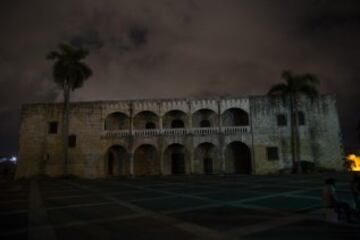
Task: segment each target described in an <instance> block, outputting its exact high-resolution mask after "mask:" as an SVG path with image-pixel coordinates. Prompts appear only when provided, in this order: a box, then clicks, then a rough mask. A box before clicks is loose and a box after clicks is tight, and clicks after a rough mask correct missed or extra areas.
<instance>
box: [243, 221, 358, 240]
mask: <svg viewBox="0 0 360 240" xmlns="http://www.w3.org/2000/svg"><path fill="white" fill-rule="evenodd" d="M359 236H360V228H357V227H349V226H340V225H335V224H329V223H325V222H320V221H310V220H307V221H301V222H296V223H292V224H289V225H285V226H282V227H277V228H274V229H271V230H268V231H264V232H260V233H255V234H252V235H249V236H242V237H241V239H248V240H279V239H291V240H304V239H316V240H322V239H324V240H356V239H359Z"/></svg>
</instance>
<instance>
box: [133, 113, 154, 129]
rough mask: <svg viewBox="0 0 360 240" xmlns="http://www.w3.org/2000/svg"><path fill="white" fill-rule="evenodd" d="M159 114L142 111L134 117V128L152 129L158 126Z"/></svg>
mask: <svg viewBox="0 0 360 240" xmlns="http://www.w3.org/2000/svg"><path fill="white" fill-rule="evenodd" d="M158 124H159V116H158V115H157V114H155V113H154V112H150V111H142V112H139V113H138V114H136V115H135V117H134V128H135V129H152V128H158Z"/></svg>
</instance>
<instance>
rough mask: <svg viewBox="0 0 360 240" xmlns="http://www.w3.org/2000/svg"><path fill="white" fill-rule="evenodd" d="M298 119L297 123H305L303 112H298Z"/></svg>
mask: <svg viewBox="0 0 360 240" xmlns="http://www.w3.org/2000/svg"><path fill="white" fill-rule="evenodd" d="M298 120H299V125H300V126H302V125H305V114H304V113H303V112H298Z"/></svg>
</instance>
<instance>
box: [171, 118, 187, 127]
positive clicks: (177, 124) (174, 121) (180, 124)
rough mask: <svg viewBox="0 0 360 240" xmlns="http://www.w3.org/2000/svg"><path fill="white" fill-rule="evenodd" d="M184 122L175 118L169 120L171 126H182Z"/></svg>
mask: <svg viewBox="0 0 360 240" xmlns="http://www.w3.org/2000/svg"><path fill="white" fill-rule="evenodd" d="M184 127H185V124H184V122H183V121H182V120H178V119H175V120H173V121H172V122H171V128H184Z"/></svg>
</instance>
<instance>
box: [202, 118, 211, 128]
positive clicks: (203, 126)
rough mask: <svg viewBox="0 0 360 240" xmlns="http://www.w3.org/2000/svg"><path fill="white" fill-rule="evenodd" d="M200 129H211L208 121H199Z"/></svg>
mask: <svg viewBox="0 0 360 240" xmlns="http://www.w3.org/2000/svg"><path fill="white" fill-rule="evenodd" d="M200 127H201V128H208V127H211V123H210V121H209V120H201V122H200Z"/></svg>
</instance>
